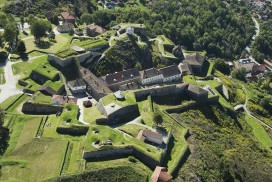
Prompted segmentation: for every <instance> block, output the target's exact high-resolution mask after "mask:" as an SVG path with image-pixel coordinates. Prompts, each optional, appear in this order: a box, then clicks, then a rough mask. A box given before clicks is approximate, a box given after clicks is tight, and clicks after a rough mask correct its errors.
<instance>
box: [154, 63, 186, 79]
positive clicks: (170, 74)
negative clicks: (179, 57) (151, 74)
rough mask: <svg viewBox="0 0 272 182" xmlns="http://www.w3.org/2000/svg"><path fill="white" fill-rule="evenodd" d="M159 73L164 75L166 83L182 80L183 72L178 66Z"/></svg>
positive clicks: (163, 69) (166, 68)
mask: <svg viewBox="0 0 272 182" xmlns="http://www.w3.org/2000/svg"><path fill="white" fill-rule="evenodd" d="M159 72H160V73H162V75H163V82H164V83H166V82H174V81H179V80H180V79H181V71H180V70H179V68H178V66H176V65H172V66H168V67H164V68H161V69H160V70H159Z"/></svg>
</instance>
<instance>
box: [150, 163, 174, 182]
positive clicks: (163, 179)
mask: <svg viewBox="0 0 272 182" xmlns="http://www.w3.org/2000/svg"><path fill="white" fill-rule="evenodd" d="M172 179H173V177H172V176H171V175H170V174H168V173H167V169H166V168H165V167H160V166H157V167H156V169H155V170H154V172H153V174H152V176H151V181H152V182H169V181H171V180H172Z"/></svg>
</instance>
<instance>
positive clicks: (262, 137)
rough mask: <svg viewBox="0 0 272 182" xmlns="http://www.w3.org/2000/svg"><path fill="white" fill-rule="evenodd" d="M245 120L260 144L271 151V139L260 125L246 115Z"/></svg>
mask: <svg viewBox="0 0 272 182" xmlns="http://www.w3.org/2000/svg"><path fill="white" fill-rule="evenodd" d="M245 120H246V121H247V123H248V124H249V125H250V126H251V127H252V131H253V133H254V135H255V136H256V138H257V139H258V140H259V141H260V143H261V144H263V146H265V147H266V148H268V149H270V150H272V139H271V138H270V137H269V135H268V133H267V132H266V131H265V129H264V128H263V126H262V124H260V123H259V122H258V121H256V120H255V119H253V118H251V117H249V116H248V115H246V116H245Z"/></svg>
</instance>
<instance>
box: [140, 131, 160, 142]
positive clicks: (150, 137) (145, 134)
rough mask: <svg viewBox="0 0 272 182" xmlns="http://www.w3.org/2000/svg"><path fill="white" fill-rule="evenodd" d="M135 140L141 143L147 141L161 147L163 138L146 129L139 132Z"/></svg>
mask: <svg viewBox="0 0 272 182" xmlns="http://www.w3.org/2000/svg"><path fill="white" fill-rule="evenodd" d="M136 138H137V139H139V140H141V141H143V142H145V141H147V142H152V143H155V144H158V145H161V144H162V143H163V138H162V135H161V134H159V133H156V132H153V131H150V130H146V129H145V130H141V131H140V132H139V133H138V135H137V137H136Z"/></svg>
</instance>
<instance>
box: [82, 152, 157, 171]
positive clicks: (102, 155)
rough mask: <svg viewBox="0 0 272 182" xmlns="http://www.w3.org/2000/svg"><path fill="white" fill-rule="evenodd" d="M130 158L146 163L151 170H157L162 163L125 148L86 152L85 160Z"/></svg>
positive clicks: (84, 154)
mask: <svg viewBox="0 0 272 182" xmlns="http://www.w3.org/2000/svg"><path fill="white" fill-rule="evenodd" d="M128 156H134V157H135V158H137V159H138V160H139V161H141V162H142V163H144V164H145V165H146V166H148V167H149V168H151V169H155V168H156V166H159V165H160V163H159V162H158V161H156V160H154V159H152V158H151V157H149V156H147V155H145V154H143V153H142V152H140V151H138V150H137V149H135V148H133V147H125V148H118V149H105V150H100V151H93V152H84V153H83V159H85V160H87V161H105V160H113V159H120V158H126V157H128Z"/></svg>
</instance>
